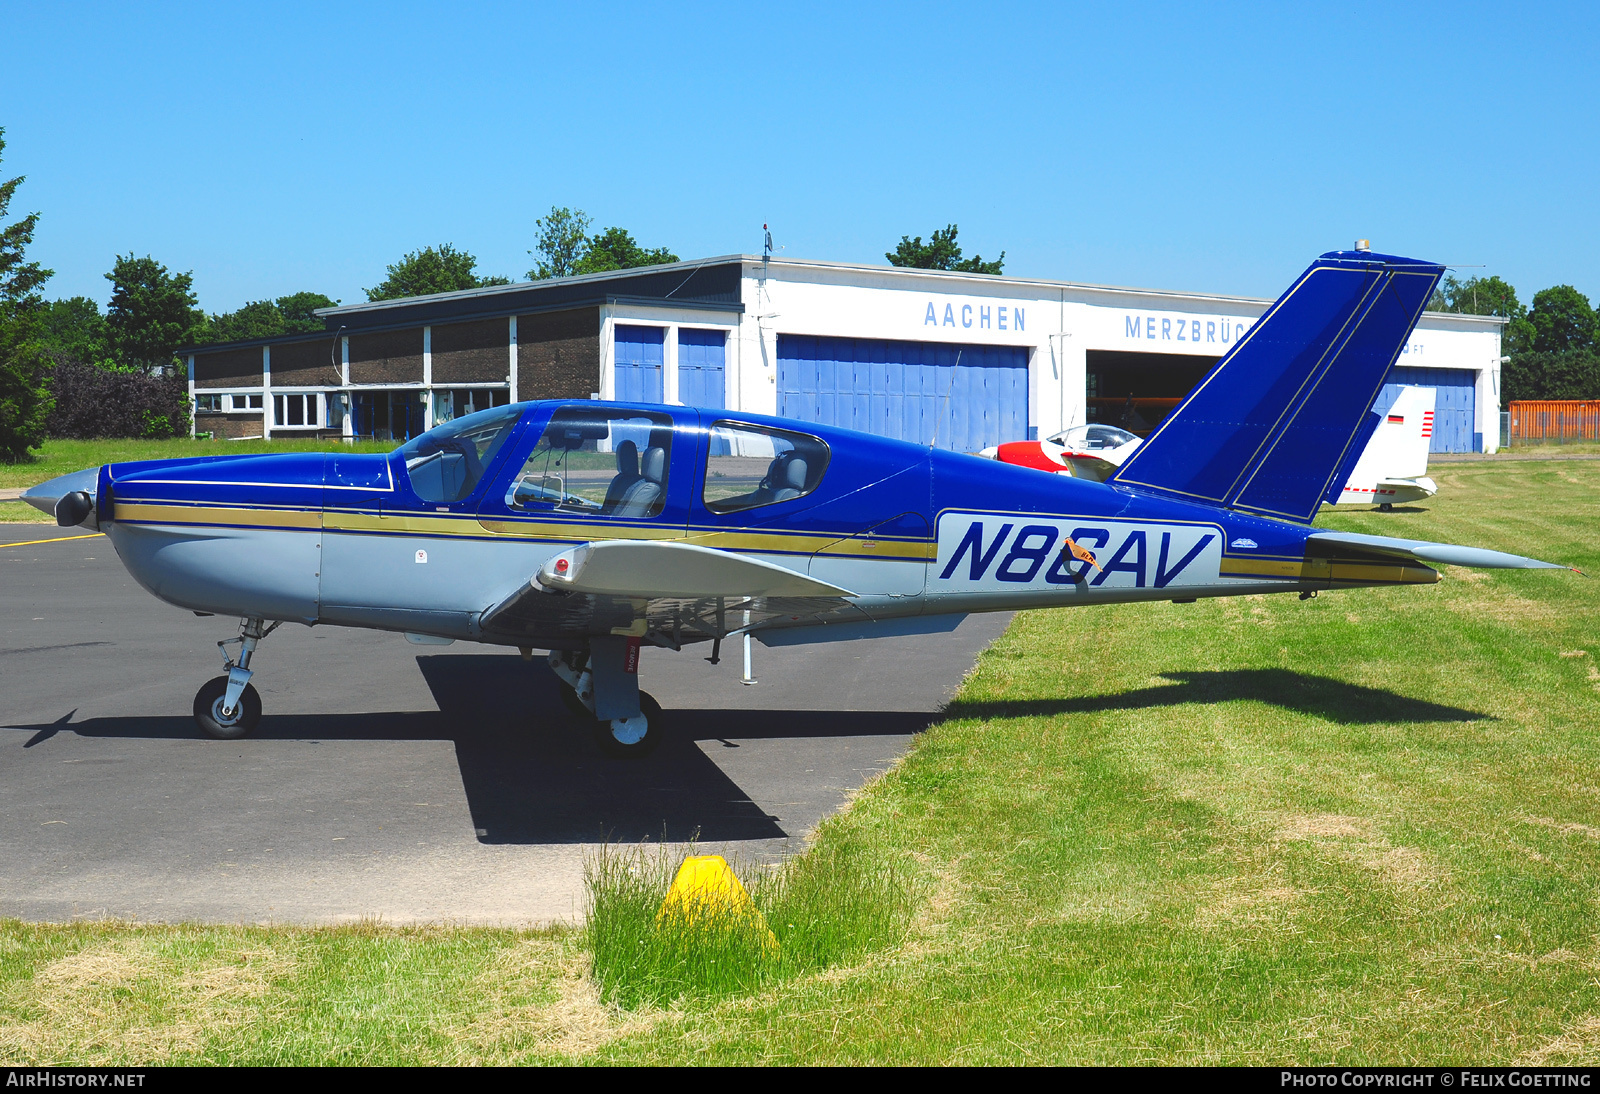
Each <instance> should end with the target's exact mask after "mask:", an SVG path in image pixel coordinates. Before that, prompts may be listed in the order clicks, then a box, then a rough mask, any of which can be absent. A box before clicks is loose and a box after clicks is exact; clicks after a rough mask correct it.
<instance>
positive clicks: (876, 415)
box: [600, 255, 1502, 452]
mask: <svg viewBox="0 0 1600 1094" xmlns="http://www.w3.org/2000/svg"><path fill="white" fill-rule="evenodd" d="M729 261H739V262H741V263H742V270H743V278H742V288H741V298H742V303H743V305H744V310H743V313H742V314H740V313H730V312H715V311H707V312H705V313H704V314H700V313H696V312H692V311H686V310H684V309H682V308H661V307H650V306H647V305H643V304H633V303H617V304H611V305H607V306H606V308H605V309H604V310H603V313H602V330H601V360H602V368H601V377H602V387H603V388H604V390H603V391H602V392H600V394H601V396H602V397H603V398H627V397H628V392H627V387H628V381H627V377H628V376H629V375H631V371H630V370H631V369H632V368H633V367H634V366H633V365H631V364H630V363H629V362H631V361H634V360H636V359H640V358H638V348H637V346H636V344H635V341H633V340H636V339H637V338H638V337H639V335H638V334H637V332H638V331H639V330H640V329H645V330H646V331H647V337H652V338H653V337H656V336H655V335H653V334H649V333H648V332H649V331H651V330H654V329H659V330H660V331H661V335H660V336H659V337H660V340H661V348H660V349H659V350H656V349H655V348H654V347H653V345H652V346H648V347H646V354H647V356H648V358H649V360H648V362H647V363H646V365H645V366H644V367H646V368H651V367H659V368H660V370H661V377H662V378H661V380H660V381H658V385H659V388H660V390H662V392H663V394H664V396H665V398H666V400H667V401H668V402H675V403H682V402H693V403H700V404H701V405H706V404H709V403H711V402H712V400H714V399H715V397H716V394H717V392H715V391H713V389H715V388H720V394H721V397H722V398H721V401H722V405H723V406H726V407H728V408H730V409H739V410H745V411H749V412H752V413H761V414H785V413H787V414H788V415H789V416H793V417H799V418H802V419H804V420H812V421H829V422H832V423H834V424H841V425H852V426H854V427H856V428H868V429H870V430H872V431H874V432H880V433H886V434H888V435H897V436H904V437H906V438H907V439H919V440H921V441H922V442H923V443H930V441H931V443H938V444H940V446H941V447H956V448H963V449H966V450H971V449H973V448H976V447H981V445H979V444H977V443H976V442H977V441H978V440H979V439H980V438H981V439H982V440H983V442H984V443H997V442H998V441H1000V440H1021V439H1025V438H1026V437H1030V436H1032V437H1044V436H1049V435H1050V434H1052V433H1055V432H1057V431H1059V430H1061V429H1064V428H1067V427H1069V426H1073V425H1078V424H1081V423H1082V422H1084V421H1086V420H1088V417H1089V416H1090V415H1091V414H1092V413H1095V412H1096V411H1095V409H1094V408H1093V407H1091V403H1092V401H1093V400H1094V399H1095V398H1096V396H1097V394H1099V393H1098V392H1097V390H1096V387H1095V385H1096V382H1097V380H1099V379H1103V378H1104V377H1105V376H1106V375H1112V374H1115V373H1116V370H1117V369H1118V368H1123V367H1126V368H1145V369H1147V370H1148V369H1150V368H1152V367H1153V368H1155V370H1156V372H1154V373H1150V375H1155V374H1156V373H1159V374H1160V375H1162V376H1167V377H1169V378H1168V379H1167V380H1166V381H1165V382H1166V383H1168V385H1169V387H1172V386H1173V385H1176V387H1179V388H1182V390H1176V389H1174V390H1172V391H1171V394H1172V395H1181V394H1184V393H1186V391H1187V386H1188V385H1189V384H1192V382H1194V381H1197V380H1198V378H1199V375H1200V374H1201V373H1203V371H1204V369H1205V368H1207V367H1209V364H1210V362H1211V361H1212V360H1214V359H1215V358H1218V357H1220V356H1222V355H1223V354H1224V353H1226V352H1227V351H1228V350H1229V349H1230V348H1231V347H1232V346H1233V345H1234V344H1235V343H1236V342H1237V340H1238V338H1239V337H1240V335H1242V334H1243V333H1244V332H1245V331H1247V330H1248V329H1249V327H1250V326H1251V324H1253V323H1254V322H1255V320H1256V319H1258V318H1259V317H1260V316H1261V314H1262V313H1263V312H1264V311H1265V310H1266V309H1267V308H1268V307H1269V306H1270V305H1271V303H1272V301H1270V300H1265V299H1256V298H1246V297H1233V296H1222V295H1214V294H1203V293H1173V292H1160V291H1154V290H1143V289H1128V288H1114V287H1108V286H1096V285H1084V284H1078V283H1074V282H1060V281H1046V280H1035V279H1026V278H1010V277H988V276H979V275H970V274H953V273H944V272H938V271H926V270H904V269H895V268H884V267H877V266H864V265H852V264H847V263H831V262H812V261H798V260H792V259H787V260H773V261H771V262H769V263H763V261H762V260H761V259H760V258H757V257H754V256H748V255H745V256H735V257H734V258H732V259H730V260H729ZM1501 329H1502V321H1500V320H1498V319H1493V318H1489V317H1477V316H1456V315H1442V314H1435V313H1428V314H1425V315H1424V316H1423V318H1422V320H1421V322H1420V323H1419V325H1418V328H1417V330H1416V331H1415V332H1414V333H1413V335H1412V338H1411V339H1410V341H1409V343H1408V344H1407V346H1406V347H1405V350H1404V351H1403V352H1402V354H1401V357H1400V359H1399V361H1398V362H1397V365H1396V372H1395V374H1394V376H1393V379H1394V380H1395V383H1392V384H1390V385H1388V386H1387V387H1386V388H1385V391H1384V394H1383V395H1382V396H1380V398H1379V400H1378V404H1377V406H1378V409H1379V410H1380V411H1381V410H1383V409H1386V408H1387V405H1388V403H1389V402H1392V401H1393V398H1394V394H1395V393H1396V392H1397V391H1398V388H1399V385H1400V384H1401V383H1425V384H1430V385H1433V386H1437V387H1438V388H1439V391H1440V406H1439V411H1438V412H1437V421H1438V422H1439V427H1438V437H1437V443H1436V446H1435V450H1436V451H1438V450H1453V451H1461V450H1467V451H1470V450H1474V449H1476V450H1479V451H1491V452H1492V451H1494V449H1495V447H1496V445H1497V443H1498V441H1499V428H1498V421H1499V417H1498V407H1499V376H1500V356H1501V350H1500V335H1501ZM619 331H620V332H621V334H620V337H621V338H622V340H623V341H622V343H621V344H620V345H621V350H620V352H621V356H619V342H618V337H619V333H618V332H619ZM680 332H688V333H680ZM714 332H720V334H721V335H722V336H725V338H726V341H725V343H723V342H721V341H720V338H718V337H716V335H715V334H714ZM710 341H717V342H719V346H718V347H713V348H712V349H711V350H709V351H708V350H707V349H706V348H705V347H706V345H707V343H708V342H710ZM691 343H692V345H691ZM686 346H687V347H688V348H685V347H686ZM708 352H709V353H711V354H712V355H713V357H715V355H717V354H720V355H721V364H720V366H718V365H717V362H716V361H715V360H712V359H711V358H707V357H706V354H707V353H708ZM656 355H659V365H656V364H653V362H655V361H656V360H657V359H658V358H657V356H656ZM684 355H689V356H692V357H693V358H694V360H695V361H696V362H704V361H707V360H710V361H711V364H710V366H709V367H711V368H712V369H715V368H717V367H720V368H721V370H722V371H721V374H720V377H719V376H718V375H717V373H716V372H715V371H711V372H707V371H705V368H704V367H703V366H702V364H695V365H693V366H691V365H689V364H688V363H687V362H688V360H689V356H684ZM680 356H683V358H684V359H683V360H682V361H680ZM1189 360H1192V361H1193V364H1192V365H1190V366H1187V367H1188V369H1189V371H1188V372H1185V371H1184V368H1185V366H1184V362H1185V361H1189ZM619 362H620V365H619ZM1125 363H1126V364H1125ZM1162 369H1165V371H1164V372H1162V371H1161V370H1162ZM1108 370H1109V371H1108ZM1191 376H1192V379H1189V377H1191ZM619 377H622V380H621V382H620V383H619V379H618V378H619ZM686 377H687V378H688V379H685V378H686ZM708 385H709V386H708ZM707 392H712V393H711V394H709V395H708V394H707ZM687 395H694V396H697V397H694V398H686V397H685V396H687ZM1118 397H1119V398H1120V396H1118ZM1110 401H1111V399H1109V398H1105V397H1102V398H1100V402H1101V403H1102V404H1105V403H1108V402H1110ZM1143 402H1145V403H1150V404H1157V403H1162V404H1170V403H1171V402H1172V399H1171V398H1166V399H1149V400H1143ZM1160 411H1161V408H1160V407H1157V408H1156V412H1160Z"/></svg>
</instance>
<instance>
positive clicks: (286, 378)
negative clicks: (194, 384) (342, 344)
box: [196, 338, 340, 387]
mask: <svg viewBox="0 0 1600 1094" xmlns="http://www.w3.org/2000/svg"><path fill="white" fill-rule="evenodd" d="M198 363H199V362H198V361H197V362H196V364H197V365H198ZM339 384H340V378H339V343H337V342H335V341H334V340H333V339H332V338H322V339H318V340H317V341H315V342H290V343H288V344H287V345H279V346H273V347H272V386H273V387H338V386H339Z"/></svg>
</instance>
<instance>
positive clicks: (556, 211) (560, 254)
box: [527, 205, 591, 281]
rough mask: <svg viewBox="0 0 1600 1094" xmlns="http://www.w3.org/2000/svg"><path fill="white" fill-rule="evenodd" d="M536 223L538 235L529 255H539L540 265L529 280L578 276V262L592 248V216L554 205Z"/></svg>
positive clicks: (579, 210) (531, 272) (529, 276)
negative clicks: (590, 231)
mask: <svg viewBox="0 0 1600 1094" xmlns="http://www.w3.org/2000/svg"><path fill="white" fill-rule="evenodd" d="M533 223H534V227H536V228H537V229H538V230H539V235H538V238H537V239H536V240H535V241H534V245H533V246H534V249H533V250H531V251H529V252H528V253H529V254H537V255H538V256H539V264H538V265H537V266H535V267H534V268H533V269H531V270H529V271H528V274H527V277H528V280H529V281H544V280H547V279H549V278H552V277H571V276H572V275H573V274H574V273H577V272H578V271H577V267H578V260H579V259H580V258H582V257H583V253H584V251H586V250H588V246H589V225H590V223H591V221H590V219H589V215H588V214H587V213H585V212H584V211H583V210H582V209H578V210H572V209H568V208H567V207H566V206H555V205H552V206H551V207H550V212H549V214H548V215H546V216H542V217H540V218H539V219H538V220H535V221H534V222H533Z"/></svg>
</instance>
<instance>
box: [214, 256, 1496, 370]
mask: <svg viewBox="0 0 1600 1094" xmlns="http://www.w3.org/2000/svg"><path fill="white" fill-rule="evenodd" d="M763 262H764V260H763V258H762V256H760V255H750V254H730V255H718V256H715V257H712V258H701V259H694V260H691V261H687V262H673V263H669V264H666V265H662V266H648V267H643V268H637V269H630V270H608V271H607V272H605V273H597V274H583V275H580V276H578V277H562V278H553V279H551V280H549V281H522V282H517V283H515V284H511V285H492V286H489V287H486V288H481V289H465V290H462V291H460V292H448V293H435V294H432V295H429V296H408V297H400V298H398V299H394V300H374V301H370V302H368V303H362V304H345V305H341V306H339V307H333V308H320V309H318V310H317V311H316V312H315V313H314V314H315V315H316V316H317V317H318V318H320V319H321V320H322V321H323V322H324V323H325V324H326V329H325V330H323V331H317V332H313V333H309V334H289V335H279V336H277V337H274V338H258V339H253V340H250V341H245V342H229V343H225V344H216V345H208V346H196V347H193V349H191V350H190V351H189V352H193V351H194V350H204V351H214V350H220V349H244V348H248V347H251V346H261V345H277V344H280V343H290V342H303V341H312V340H316V339H319V338H326V337H328V335H329V334H333V333H337V332H338V331H339V330H340V329H341V328H342V329H343V330H344V331H345V332H346V333H355V332H358V331H379V330H391V329H396V328H400V327H411V326H418V325H421V324H425V323H436V322H461V321H465V320H469V319H486V318H491V317H494V316H502V315H518V314H524V315H525V314H531V313H537V312H542V311H557V310H562V309H567V308H579V307H594V306H597V305H604V304H646V305H650V306H652V307H677V308H685V309H698V310H702V311H706V310H709V311H728V312H743V311H744V303H743V300H742V295H741V286H740V280H741V279H742V278H743V277H744V276H747V274H748V273H753V272H754V267H757V266H761V265H763ZM765 265H766V266H767V268H768V269H769V270H776V271H779V273H780V275H781V273H782V272H783V271H795V272H803V271H812V272H814V273H816V274H822V275H827V274H830V273H832V274H846V275H854V276H857V277H861V278H870V279H872V280H875V281H880V282H882V281H890V282H893V281H904V282H919V281H920V282H922V283H924V284H926V283H927V282H928V281H930V280H932V281H944V282H949V283H952V287H953V283H961V282H966V283H968V284H972V285H978V284H982V285H986V286H990V287H994V286H997V285H1006V286H1029V287H1032V288H1034V289H1047V290H1050V291H1067V292H1070V293H1073V294H1078V295H1083V296H1101V295H1105V296H1112V295H1115V296H1122V297H1128V296H1134V297H1143V298H1146V299H1166V300H1172V301H1193V302H1207V303H1226V304H1250V305H1259V306H1261V307H1265V306H1266V305H1268V304H1271V303H1272V300H1271V299H1270V298H1267V297H1256V296H1234V295H1230V294H1226V293H1205V292H1188V291H1181V290H1170V289H1142V288H1134V287H1131V286H1120V285H1096V284H1091V283H1089V282H1083V281H1065V280H1059V279H1055V278H1043V277H1012V276H1007V275H1004V274H976V273H962V272H956V271H950V270H919V269H911V268H907V267H902V266H878V265H873V264H869V263H864V262H829V261H823V260H821V259H799V258H772V259H769V260H765ZM1423 314H1424V317H1425V318H1427V319H1432V320H1435V321H1438V320H1445V321H1447V322H1446V325H1451V326H1454V325H1456V324H1460V325H1462V326H1466V327H1482V326H1489V327H1496V326H1504V325H1505V323H1506V320H1504V319H1502V318H1499V317H1497V316H1489V315H1459V314H1456V313H1453V312H1425V313H1423ZM1437 325H1438V323H1437V322H1435V323H1430V326H1437Z"/></svg>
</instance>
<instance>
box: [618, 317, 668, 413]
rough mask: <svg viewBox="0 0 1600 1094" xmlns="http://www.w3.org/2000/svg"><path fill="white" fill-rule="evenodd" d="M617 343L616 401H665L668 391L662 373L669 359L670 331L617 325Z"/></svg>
mask: <svg viewBox="0 0 1600 1094" xmlns="http://www.w3.org/2000/svg"><path fill="white" fill-rule="evenodd" d="M614 341H615V342H616V351H615V359H616V363H617V383H616V399H617V401H618V402H620V403H661V402H665V401H666V395H665V391H666V389H665V388H664V387H663V386H662V382H661V373H662V368H663V366H664V365H665V364H666V360H667V354H666V348H667V328H666V327H629V326H624V325H622V324H621V323H618V324H617V326H616V329H615V336H614Z"/></svg>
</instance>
